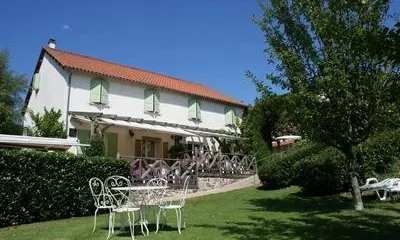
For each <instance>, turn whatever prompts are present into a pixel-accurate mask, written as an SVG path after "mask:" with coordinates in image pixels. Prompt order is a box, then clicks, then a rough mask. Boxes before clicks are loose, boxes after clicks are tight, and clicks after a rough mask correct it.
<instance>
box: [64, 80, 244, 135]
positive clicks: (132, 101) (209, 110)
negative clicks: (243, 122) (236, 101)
mask: <svg viewBox="0 0 400 240" xmlns="http://www.w3.org/2000/svg"><path fill="white" fill-rule="evenodd" d="M91 78H92V76H89V75H81V74H79V75H78V74H73V75H72V81H71V99H70V109H69V110H70V111H79V112H99V111H101V112H103V113H104V114H115V115H118V116H127V117H133V118H143V119H147V120H156V121H161V122H168V123H176V124H182V125H188V126H198V127H203V128H210V129H216V130H219V129H225V130H229V128H227V127H226V126H225V106H227V105H226V104H224V103H220V102H215V101H211V100H206V99H201V122H199V123H196V122H194V121H191V120H189V119H188V99H189V98H190V96H189V95H185V94H180V93H176V92H172V91H166V90H160V89H158V91H159V93H160V115H158V116H152V115H150V114H147V113H145V112H144V90H145V89H146V87H145V86H144V85H140V84H136V83H132V82H126V81H123V80H119V79H107V80H109V96H108V97H109V104H108V106H98V105H94V104H91V103H90V102H89V97H90V79H91ZM235 109H236V113H237V115H238V116H240V117H241V116H242V114H243V109H242V108H239V107H235Z"/></svg>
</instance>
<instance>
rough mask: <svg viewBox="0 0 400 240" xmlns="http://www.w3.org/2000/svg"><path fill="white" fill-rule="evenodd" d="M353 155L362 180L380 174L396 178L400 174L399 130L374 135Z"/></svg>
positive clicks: (356, 149)
mask: <svg viewBox="0 0 400 240" xmlns="http://www.w3.org/2000/svg"><path fill="white" fill-rule="evenodd" d="M355 153H356V154H355V155H356V158H357V159H358V163H359V173H360V177H361V178H362V179H366V178H369V177H373V176H377V175H382V174H391V175H392V176H391V177H395V176H398V174H399V173H400V171H399V167H400V165H399V164H400V161H399V157H400V129H397V130H386V131H383V132H379V133H377V134H375V135H374V136H373V137H371V138H370V139H368V140H367V141H365V142H364V143H362V144H360V145H359V146H357V148H355Z"/></svg>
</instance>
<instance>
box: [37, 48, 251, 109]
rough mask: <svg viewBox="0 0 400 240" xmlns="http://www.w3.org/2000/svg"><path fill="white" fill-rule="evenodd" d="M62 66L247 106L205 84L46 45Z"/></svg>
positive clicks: (50, 53)
mask: <svg viewBox="0 0 400 240" xmlns="http://www.w3.org/2000/svg"><path fill="white" fill-rule="evenodd" d="M43 50H44V51H46V52H47V53H48V54H49V55H50V56H51V57H53V58H54V59H55V60H56V61H57V62H58V63H59V64H60V65H61V66H62V67H67V68H71V69H73V70H79V71H84V72H89V73H94V74H100V75H104V76H107V77H113V78H120V79H124V80H127V81H132V82H137V83H141V84H146V85H149V86H151V87H156V88H163V89H167V90H172V91H176V92H181V93H185V94H190V95H195V96H199V97H204V98H208V99H212V100H217V101H221V102H225V103H230V104H234V105H237V106H242V107H246V106H247V104H245V103H242V102H239V101H237V100H235V99H233V98H231V97H229V96H226V95H224V94H222V93H219V92H217V91H215V90H212V89H210V88H207V87H205V86H203V85H201V84H198V83H193V82H188V81H184V80H180V79H177V78H174V77H169V76H165V75H162V74H158V73H153V72H150V71H146V70H142V69H138V68H133V67H128V66H123V65H120V64H116V63H111V62H107V61H103V60H99V59H95V58H91V57H87V56H83V55H79V54H75V53H70V52H65V51H61V50H57V49H52V48H48V47H46V48H44V49H43Z"/></svg>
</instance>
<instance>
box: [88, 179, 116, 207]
mask: <svg viewBox="0 0 400 240" xmlns="http://www.w3.org/2000/svg"><path fill="white" fill-rule="evenodd" d="M89 187H90V192H91V193H92V197H93V200H94V205H95V206H96V208H99V207H112V206H113V199H112V197H111V196H110V195H109V194H106V193H105V192H104V185H103V182H102V181H101V180H100V179H99V178H97V177H93V178H91V179H90V180H89Z"/></svg>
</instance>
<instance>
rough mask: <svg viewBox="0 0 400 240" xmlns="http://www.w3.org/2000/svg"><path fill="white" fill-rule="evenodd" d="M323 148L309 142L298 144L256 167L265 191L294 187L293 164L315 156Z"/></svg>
mask: <svg viewBox="0 0 400 240" xmlns="http://www.w3.org/2000/svg"><path fill="white" fill-rule="evenodd" d="M321 149H323V146H321V145H319V144H315V143H311V142H307V141H305V142H300V143H299V144H297V145H295V146H294V147H292V148H289V149H288V150H287V151H286V152H283V153H276V154H274V155H271V156H270V157H268V158H267V159H265V160H264V161H260V163H259V166H258V176H259V178H260V180H261V182H262V183H263V185H264V187H265V188H267V189H279V188H284V187H289V186H291V185H296V182H295V180H296V173H295V170H294V168H293V166H294V164H295V163H296V162H298V161H300V160H302V159H303V158H305V157H307V156H310V155H312V154H315V153H317V152H319V151H320V150H321Z"/></svg>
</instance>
